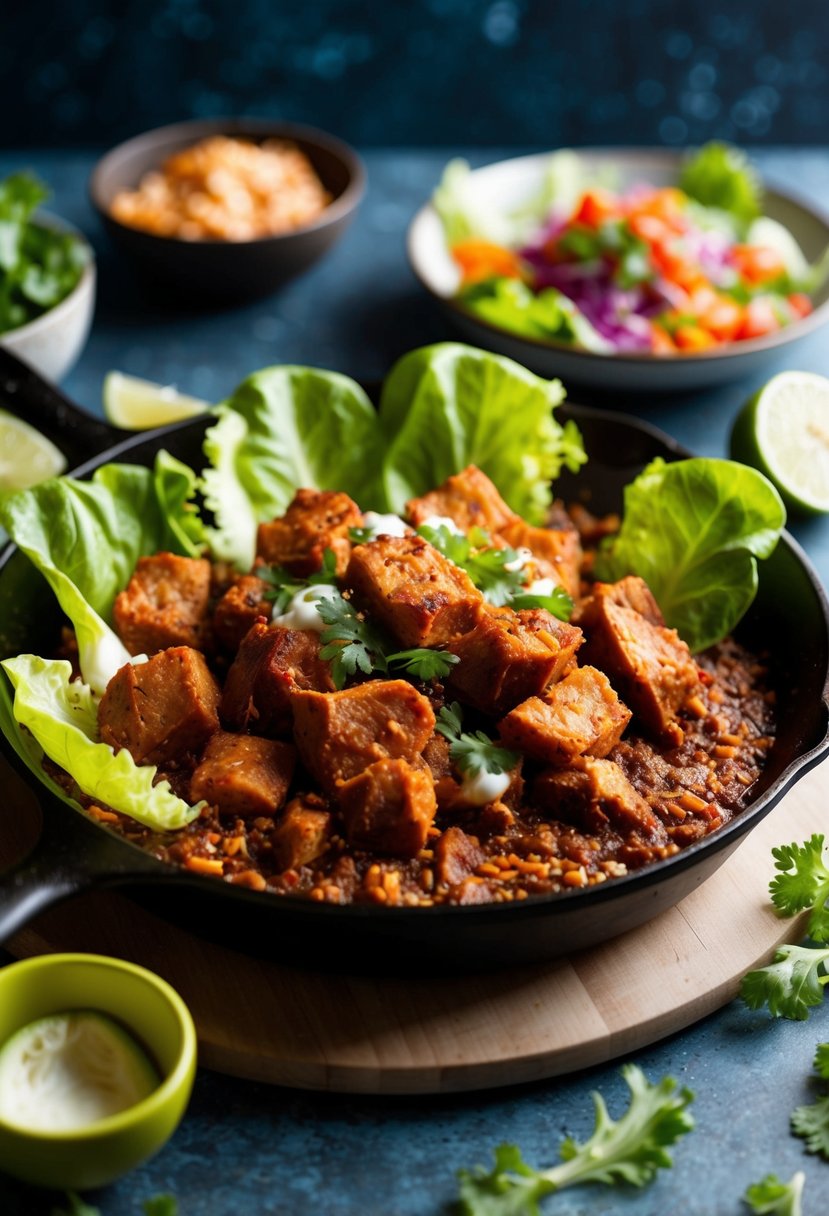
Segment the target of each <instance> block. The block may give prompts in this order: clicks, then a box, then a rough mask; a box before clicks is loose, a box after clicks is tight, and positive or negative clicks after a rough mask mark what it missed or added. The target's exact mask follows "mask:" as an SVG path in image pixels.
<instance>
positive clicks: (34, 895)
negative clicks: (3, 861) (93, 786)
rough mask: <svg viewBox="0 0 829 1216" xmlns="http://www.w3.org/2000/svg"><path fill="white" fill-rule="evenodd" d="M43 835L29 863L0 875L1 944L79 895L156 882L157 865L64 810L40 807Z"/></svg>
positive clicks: (44, 804)
mask: <svg viewBox="0 0 829 1216" xmlns="http://www.w3.org/2000/svg"><path fill="white" fill-rule="evenodd" d="M41 806H42V811H43V830H42V831H41V834H40V838H39V839H38V841H37V843H36V844H35V846H34V848H33V849H32V850H31V851H30V853H29V854H28V856H27V857H25V858H24V859H23V860H22V861H20V862H18V863H17V864H16V865H14V866H13V867H12V868H11V869H10V870H7V871H6V872H5V873H3V874H0V943H2V942H4V941H6V940H7V939H8V938H10V937H11V936H12V935H13V934H15V933H16V932H17V931H18V930H19V929H21V928H22V927H23V926H24V925H25V924H26V923H27V921H29V920H31V919H32V917H34V916H36V915H37V914H38V913H39V912H42V911H44V910H45V909H47V908H50V907H52V906H53V905H54V904H57V903H60V902H61V901H62V900H64V899H68V898H69V897H70V896H72V895H77V894H80V892H82V891H88V890H92V889H93V888H97V887H106V886H117V885H118V884H119V883H126V882H135V881H140V880H141V879H142V878H143V879H144V880H145V881H146V880H148V879H155V880H156V881H158V879H159V870H160V869H161V868H162V867H161V865H160V863H159V862H158V861H157V860H156V859H155V858H154V857H151V856H150V855H149V854H147V853H142V852H141V851H140V850H139V849H137V848H132V847H130V846H129V845H126V847H125V842H124V841H123V840H121V839H120V838H118V837H115V836H112V835H110V833H109V832H108V831H107V830H106V829H105V828H103V827H100V826H98V825H96V824H93V823H91V822H90V821H89V820H87V819H86V818H85V817H84V816H83V815H82V814H81V813H80V812H79V811H73V810H72V809H71V808H70V807H68V806H60V807H53V806H51V805H50V803H49V801H48V800H47V799H44V800H42V803H41Z"/></svg>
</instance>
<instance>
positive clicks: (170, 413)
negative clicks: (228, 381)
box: [104, 372, 210, 431]
mask: <svg viewBox="0 0 829 1216" xmlns="http://www.w3.org/2000/svg"><path fill="white" fill-rule="evenodd" d="M209 409H210V406H209V405H208V403H207V402H206V401H200V400H199V399H198V398H197V397H188V396H186V394H185V393H180V392H178V390H177V389H174V388H173V387H172V386H171V385H169V384H155V383H154V382H153V381H152V380H141V379H139V377H138V376H127V375H125V374H124V372H109V373H108V374H107V376H106V378H105V380H104V413H105V414H106V416H107V418H108V419H109V421H110V422H111V423H112V424H113V425H114V426H120V427H122V428H123V429H124V430H127V431H146V430H150V429H151V428H152V427H156V426H166V425H167V423H168V422H178V421H180V419H182V418H192V417H193V416H194V415H195V414H203V413H204V411H205V410H209Z"/></svg>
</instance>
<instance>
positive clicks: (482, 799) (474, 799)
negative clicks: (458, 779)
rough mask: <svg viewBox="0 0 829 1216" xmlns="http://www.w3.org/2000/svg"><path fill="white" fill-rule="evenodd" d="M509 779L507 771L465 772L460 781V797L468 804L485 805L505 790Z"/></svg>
mask: <svg viewBox="0 0 829 1216" xmlns="http://www.w3.org/2000/svg"><path fill="white" fill-rule="evenodd" d="M510 780H511V776H510V774H509V773H486V772H479V773H475V775H474V776H471V775H470V774H469V773H467V774H466V775H465V777H464V779H463V781H462V783H461V798H463V800H464V802H467V803H469V805H470V806H486V804H487V803H488V802H494V801H495V800H496V798H500V797H501V795H502V794H505V793H506V792H507V790H508V788H509V783H510Z"/></svg>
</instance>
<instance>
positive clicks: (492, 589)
mask: <svg viewBox="0 0 829 1216" xmlns="http://www.w3.org/2000/svg"><path fill="white" fill-rule="evenodd" d="M417 534H418V536H422V537H423V539H424V540H427V541H428V542H429V544H430V545H432V546H433V547H434V548H435V549H437V551H438V552H439V553H442V554H443V556H444V557H446V558H448V559H449V561H450V562H452V563H453V564H454V565H456V566H460V568H461V569H462V570H465V571H466V573H467V574H468V575H469V577H470V579H471V580H472V582H473V583H474V584H475V586H476V587H477V588H478V590H479V591H480V592H481V594H482V595H483V597H484V599H486V600H487V601H488V602H489V603H490V604H494V605H495V607H496V608H500V607H503V606H504V605H509V607H511V608H516V609H517V608H546V609H547V611H548V612H551V613H552V614H553V615H554V616H557V617H558V618H559V619H560V620H563V621H566V620H569V617H570V614H571V612H572V611H573V601H572V600H571V599H570V596H569V595H567V593H566V592H565V591H564V590H563V589H561V588H559V587H556V588H554V590H553V592H552V594H550V595H530V594H528V593H527V592H526V590H525V584H526V577H527V576H526V573H525V571H524V569H523V566H522V564H521V555H520V554H519V553H518V551H517V549H510V548H509V547H507V548H505V549H495V548H493V547H492V542H491V539H490V536H489V533H488V532H487V531H485V529H483V528H471V529H470V530H469V532H468V533H467V534H464V533H459V532H454V531H453V530H452V529H451V528H448V527H447V526H446V524H439V525H438V526H437V527H436V528H433V527H431V526H430V525H429V524H421V526H420V527H419V528H418V529H417ZM510 567H515V568H514V569H510Z"/></svg>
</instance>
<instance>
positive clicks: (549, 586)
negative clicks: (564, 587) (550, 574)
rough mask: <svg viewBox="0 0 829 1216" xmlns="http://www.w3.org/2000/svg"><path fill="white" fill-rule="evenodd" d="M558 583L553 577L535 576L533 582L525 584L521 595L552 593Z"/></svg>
mask: <svg viewBox="0 0 829 1216" xmlns="http://www.w3.org/2000/svg"><path fill="white" fill-rule="evenodd" d="M558 585H559V584H558V583H557V582H556V580H555V579H554V578H537V579H536V580H535V582H533V583H530V584H529V585H528V586H526V587H525V588H524V590H523V592H522V593H521V594H522V595H552V594H553V592H554V591H555V589H556V587H558Z"/></svg>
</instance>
